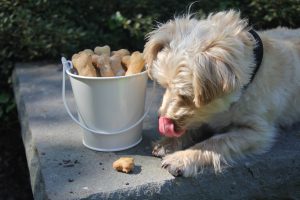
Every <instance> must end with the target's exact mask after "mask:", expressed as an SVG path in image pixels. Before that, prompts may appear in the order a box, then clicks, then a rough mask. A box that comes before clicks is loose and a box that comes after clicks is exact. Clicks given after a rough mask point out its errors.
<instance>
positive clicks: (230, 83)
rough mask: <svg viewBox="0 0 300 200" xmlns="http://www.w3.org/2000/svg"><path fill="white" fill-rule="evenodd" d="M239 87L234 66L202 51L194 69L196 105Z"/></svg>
mask: <svg viewBox="0 0 300 200" xmlns="http://www.w3.org/2000/svg"><path fill="white" fill-rule="evenodd" d="M237 87H239V81H238V80H237V76H236V74H235V70H234V67H233V66H230V64H228V63H226V62H224V60H221V58H216V57H212V56H211V55H209V54H208V53H205V52H203V53H201V54H200V56H199V57H198V58H197V61H196V64H195V65H194V69H193V88H194V103H195V106H196V107H200V106H202V105H205V104H208V103H209V102H211V101H212V100H214V99H216V98H219V97H222V96H223V95H225V94H228V93H230V92H231V91H233V90H235V89H236V88H237Z"/></svg>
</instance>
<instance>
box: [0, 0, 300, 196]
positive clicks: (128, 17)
mask: <svg viewBox="0 0 300 200" xmlns="http://www.w3.org/2000/svg"><path fill="white" fill-rule="evenodd" d="M190 3H192V1H187V0H174V1H171V0H163V1H160V0H109V1H107V0H97V1H96V0H89V1H80V0H62V1H60V0H16V1H11V0H0V47H1V48H0V200H1V199H24V200H26V199H32V194H31V188H30V183H29V175H28V169H27V163H26V157H25V153H24V147H23V144H22V140H21V134H20V126H19V121H18V115H17V110H16V105H15V101H14V96H13V91H12V82H11V73H12V70H13V68H14V66H15V63H16V62H30V61H35V60H48V61H49V62H50V61H51V62H53V61H54V62H57V63H58V62H59V59H60V57H61V56H62V55H64V56H67V57H70V56H71V55H72V54H73V53H74V52H77V51H79V50H83V49H86V48H93V47H95V46H98V45H99V46H102V45H105V44H108V45H110V46H111V47H112V49H119V48H128V49H129V50H142V49H143V45H144V43H145V41H144V36H145V34H146V33H147V32H149V31H151V30H152V29H153V27H154V26H155V24H157V22H166V21H167V20H169V19H172V18H173V17H174V16H176V15H182V14H184V13H187V11H188V6H189V5H190ZM226 9H236V10H240V11H241V14H242V16H243V17H245V18H248V19H249V22H250V24H252V25H253V27H254V28H256V29H258V30H260V29H267V28H274V27H277V26H286V27H290V28H296V27H299V25H300V17H299V13H300V0H244V1H243V0H228V1H220V0H202V1H201V0H199V1H198V2H196V3H194V4H193V6H192V7H191V12H194V13H196V15H197V16H198V17H200V18H201V17H205V16H206V15H207V14H208V13H210V12H216V11H221V10H226Z"/></svg>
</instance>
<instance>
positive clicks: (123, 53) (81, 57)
mask: <svg viewBox="0 0 300 200" xmlns="http://www.w3.org/2000/svg"><path fill="white" fill-rule="evenodd" d="M72 64H73V67H74V68H75V69H76V71H77V73H78V75H81V76H89V77H112V76H124V75H125V76H128V75H131V74H136V73H140V72H141V71H142V70H143V68H144V65H145V61H144V59H143V54H142V53H140V52H138V51H135V52H133V53H132V54H131V55H130V52H129V51H128V50H127V49H120V50H118V51H112V52H111V51H110V47H109V46H108V45H105V46H103V47H96V48H95V49H94V51H93V50H91V49H85V50H83V51H80V52H79V53H76V54H74V55H73V56H72Z"/></svg>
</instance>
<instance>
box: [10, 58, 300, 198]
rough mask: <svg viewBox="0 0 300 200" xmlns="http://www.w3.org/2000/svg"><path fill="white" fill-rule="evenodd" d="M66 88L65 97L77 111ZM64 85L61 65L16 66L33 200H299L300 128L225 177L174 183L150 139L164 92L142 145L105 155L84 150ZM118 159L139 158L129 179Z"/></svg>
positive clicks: (208, 176)
mask: <svg viewBox="0 0 300 200" xmlns="http://www.w3.org/2000/svg"><path fill="white" fill-rule="evenodd" d="M67 83H68V84H67V100H68V102H70V104H71V105H73V107H75V104H74V99H73V96H72V91H71V89H70V85H69V81H67ZM61 84H62V66H61V65H60V64H47V63H29V64H18V65H17V66H16V69H15V72H14V90H15V96H16V100H17V105H18V111H19V117H20V121H21V124H22V137H23V142H24V145H25V149H26V155H27V161H28V166H29V170H30V176H31V184H32V190H33V194H34V197H35V199H51V200H56V199H58V200H61V199H64V200H68V199H274V198H275V199H276V198H289V199H297V198H300V159H299V158H300V131H299V130H300V125H298V126H294V127H291V128H290V129H285V130H284V131H282V133H281V134H280V135H279V137H278V142H277V143H276V144H275V146H274V147H273V148H272V150H271V151H270V152H269V153H266V154H264V155H262V156H257V157H255V158H251V159H248V160H243V161H242V162H240V163H237V164H236V165H235V166H234V167H230V168H228V169H226V170H225V171H224V173H222V174H217V175H216V174H214V173H213V172H211V171H210V170H207V171H205V172H204V173H203V174H199V176H198V177H196V178H176V179H175V178H174V177H172V176H171V175H170V174H168V173H167V171H165V170H163V169H161V168H160V159H158V158H154V157H152V156H151V142H152V141H154V140H156V139H158V137H159V136H158V133H157V124H156V123H157V120H156V119H157V114H156V110H157V109H158V105H159V104H160V100H161V96H162V93H163V91H162V90H161V89H159V90H158V92H157V96H156V97H155V100H154V105H153V106H152V108H151V110H150V113H149V115H148V116H147V117H146V119H145V120H144V126H143V141H142V142H141V143H140V144H139V145H138V146H136V147H134V148H132V149H129V150H126V151H121V152H106V153H104V152H96V151H92V150H89V149H87V148H85V147H84V146H83V145H82V131H81V129H80V128H79V127H78V126H77V125H76V124H75V123H74V122H72V120H71V119H70V118H69V116H68V115H67V112H66V111H65V109H64V106H63V102H62V98H61ZM148 90H151V83H150V82H149V84H148ZM148 94H150V92H148ZM147 102H149V95H148V96H147ZM146 104H147V103H146ZM73 112H74V113H75V110H73ZM121 156H132V157H134V159H135V163H136V168H135V170H134V172H133V173H132V174H123V173H118V172H116V171H114V170H113V169H112V163H113V162H114V161H115V160H116V159H118V158H119V157H121Z"/></svg>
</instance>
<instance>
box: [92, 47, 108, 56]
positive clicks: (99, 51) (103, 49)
mask: <svg viewBox="0 0 300 200" xmlns="http://www.w3.org/2000/svg"><path fill="white" fill-rule="evenodd" d="M94 52H95V54H97V55H99V56H100V55H103V54H105V55H108V56H110V47H109V46H108V45H105V46H103V47H95V49H94Z"/></svg>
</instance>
